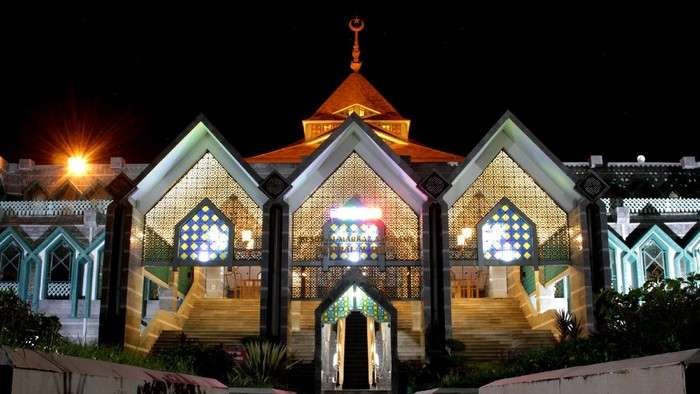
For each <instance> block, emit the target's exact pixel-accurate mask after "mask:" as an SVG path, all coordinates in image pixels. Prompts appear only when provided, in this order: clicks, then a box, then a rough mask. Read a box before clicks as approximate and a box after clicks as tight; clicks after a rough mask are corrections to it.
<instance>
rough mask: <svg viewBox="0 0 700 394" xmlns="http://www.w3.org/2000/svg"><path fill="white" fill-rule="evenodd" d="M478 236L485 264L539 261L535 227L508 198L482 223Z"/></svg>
mask: <svg viewBox="0 0 700 394" xmlns="http://www.w3.org/2000/svg"><path fill="white" fill-rule="evenodd" d="M477 236H478V237H479V246H480V249H479V259H480V260H481V261H482V262H489V263H496V262H501V263H517V262H534V261H536V259H537V255H536V250H537V248H536V245H535V243H536V242H537V241H536V240H537V237H536V236H535V226H534V224H533V223H532V221H531V220H530V219H528V218H527V216H525V214H523V213H522V212H521V211H520V210H519V209H518V208H516V207H515V205H513V203H511V202H510V201H509V200H508V199H507V198H504V199H502V200H501V201H500V202H499V203H498V204H496V206H495V207H494V208H493V209H492V210H491V212H489V213H488V214H487V215H486V216H485V217H484V218H483V219H481V221H480V222H479V224H478V227H477Z"/></svg>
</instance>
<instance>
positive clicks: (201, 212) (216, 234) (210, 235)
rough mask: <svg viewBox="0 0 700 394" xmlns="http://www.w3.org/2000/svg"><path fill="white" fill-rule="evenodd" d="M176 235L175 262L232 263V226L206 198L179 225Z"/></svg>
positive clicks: (196, 263)
mask: <svg viewBox="0 0 700 394" xmlns="http://www.w3.org/2000/svg"><path fill="white" fill-rule="evenodd" d="M176 234H177V240H176V244H177V250H178V255H177V258H176V260H177V263H180V264H193V265H199V264H207V265H209V264H211V265H216V264H228V263H229V262H230V261H231V243H232V239H231V238H232V234H233V225H232V224H231V222H230V221H229V220H228V219H227V218H226V217H225V216H224V214H223V213H221V211H220V210H219V209H218V208H217V207H216V206H215V205H214V204H213V203H212V202H211V201H210V200H209V199H204V200H203V201H202V202H201V203H199V205H197V206H196V207H195V208H194V209H193V210H192V211H191V212H190V213H189V214H188V215H187V216H186V217H185V219H183V220H182V221H181V222H180V223H179V224H178V226H177V231H176Z"/></svg>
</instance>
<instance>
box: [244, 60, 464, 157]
mask: <svg viewBox="0 0 700 394" xmlns="http://www.w3.org/2000/svg"><path fill="white" fill-rule="evenodd" d="M354 105H361V106H363V107H366V108H368V109H370V110H372V111H374V112H376V113H372V114H368V115H367V116H364V117H363V120H364V121H365V122H366V123H367V124H368V125H369V126H370V127H371V128H372V129H373V130H374V131H375V132H376V133H377V135H378V136H379V137H380V138H382V140H384V142H386V143H387V145H388V146H389V147H390V148H391V149H392V150H393V151H394V152H395V153H396V154H397V155H399V156H409V157H410V158H411V162H413V163H446V162H452V161H456V162H460V161H462V160H463V159H464V158H463V157H462V156H459V155H455V154H452V153H448V152H443V151H440V150H437V149H433V148H430V147H427V146H425V145H422V144H419V143H417V142H414V141H410V140H409V139H408V124H409V120H408V119H406V118H404V117H403V116H401V114H399V113H398V111H397V110H396V108H394V106H393V105H391V103H389V101H387V100H386V99H385V98H384V96H382V94H381V93H379V91H377V89H376V88H375V87H374V86H372V84H371V83H369V81H368V80H367V79H366V78H365V77H363V76H362V74H360V73H359V72H353V73H350V75H348V77H347V78H345V80H344V81H343V82H342V83H341V84H340V86H338V88H337V89H335V91H334V92H333V93H332V94H331V95H330V97H328V99H327V100H326V101H325V102H324V103H323V104H321V106H320V107H319V108H318V109H317V110H316V112H315V113H314V114H313V115H312V116H311V117H310V118H309V119H306V121H322V122H323V121H326V122H329V123H330V125H331V126H333V128H335V127H337V126H338V125H339V124H340V122H342V121H343V120H345V119H346V118H347V116H348V115H349V114H348V113H343V112H339V111H341V110H344V109H346V108H349V107H352V106H354ZM380 121H404V122H405V123H406V126H405V130H404V132H403V133H391V132H387V131H386V130H383V129H382V128H380V127H378V124H380V123H381V122H380ZM332 130H333V129H331V128H329V129H328V131H323V132H322V134H318V133H317V134H313V133H312V134H307V133H306V130H305V135H306V139H304V140H301V141H298V142H296V143H294V144H291V145H289V146H285V147H283V148H280V149H277V150H274V151H272V152H268V153H262V154H259V155H256V156H252V157H249V158H247V159H246V160H247V161H248V162H249V163H300V162H301V161H302V160H304V158H305V157H307V156H310V155H311V154H312V153H313V152H314V150H316V149H317V148H318V147H319V146H320V145H321V143H322V142H323V141H324V140H325V139H326V138H328V136H329V135H330V133H331V132H332ZM396 134H398V135H396Z"/></svg>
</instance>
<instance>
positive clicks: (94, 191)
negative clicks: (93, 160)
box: [83, 181, 112, 200]
mask: <svg viewBox="0 0 700 394" xmlns="http://www.w3.org/2000/svg"><path fill="white" fill-rule="evenodd" d="M83 197H84V198H85V199H87V200H111V199H112V195H111V194H110V193H109V192H108V191H107V189H106V188H105V187H104V185H103V184H102V182H100V181H96V182H95V183H94V184H93V185H92V186H90V188H89V189H88V190H86V191H85V193H83Z"/></svg>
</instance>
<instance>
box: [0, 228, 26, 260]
mask: <svg viewBox="0 0 700 394" xmlns="http://www.w3.org/2000/svg"><path fill="white" fill-rule="evenodd" d="M10 239H13V240H14V241H15V242H17V244H18V245H19V246H20V247H21V248H22V249H24V253H25V254H28V253H31V251H32V247H31V246H29V244H28V243H27V241H25V240H24V237H22V235H21V234H20V233H18V232H17V230H15V229H14V228H12V227H7V228H5V229H4V230H2V232H0V246H1V247H4V246H5V245H6V243H7V242H8V241H9V240H10Z"/></svg>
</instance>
